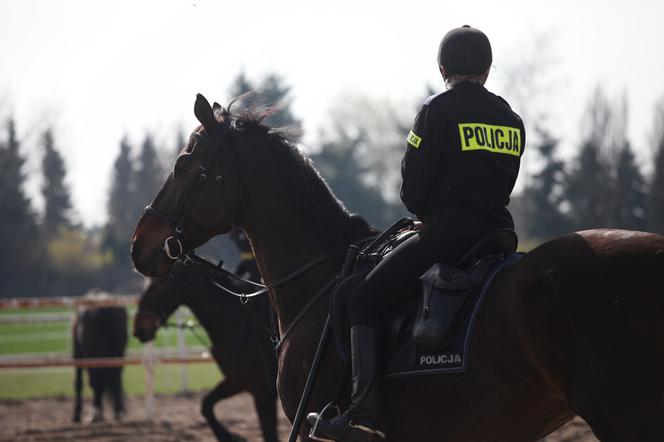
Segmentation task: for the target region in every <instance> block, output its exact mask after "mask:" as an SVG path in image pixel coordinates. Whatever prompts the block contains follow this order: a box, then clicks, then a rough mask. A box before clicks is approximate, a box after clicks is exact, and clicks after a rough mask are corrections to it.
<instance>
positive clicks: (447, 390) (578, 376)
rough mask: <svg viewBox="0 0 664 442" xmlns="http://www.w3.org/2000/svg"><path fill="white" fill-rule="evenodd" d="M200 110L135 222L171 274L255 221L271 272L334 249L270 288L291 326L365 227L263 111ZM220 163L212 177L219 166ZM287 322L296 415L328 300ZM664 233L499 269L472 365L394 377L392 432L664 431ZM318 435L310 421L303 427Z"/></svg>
mask: <svg viewBox="0 0 664 442" xmlns="http://www.w3.org/2000/svg"><path fill="white" fill-rule="evenodd" d="M194 111H195V114H196V117H197V118H198V120H199V121H200V122H201V126H200V127H199V128H197V129H196V130H195V132H194V133H193V135H192V137H191V139H190V142H189V144H188V146H187V147H186V149H185V150H184V151H183V153H182V155H181V156H180V157H179V159H178V160H177V163H176V164H175V168H174V173H173V174H171V175H170V176H169V177H168V179H167V181H166V183H165V184H164V185H163V187H162V189H161V191H160V192H159V194H158V195H157V196H156V198H155V200H154V202H153V204H152V208H151V209H150V210H147V211H146V214H145V215H144V216H143V217H142V218H141V220H140V221H139V223H138V226H137V227H136V231H135V233H134V237H133V240H132V258H133V261H134V264H135V265H136V268H137V269H138V270H139V271H140V272H142V273H143V274H146V275H152V276H154V275H163V274H165V273H166V272H168V271H169V269H170V267H171V266H172V262H173V261H172V260H171V259H170V258H169V257H168V256H167V255H171V256H175V255H178V254H179V253H180V252H181V251H182V250H181V249H184V250H188V249H191V248H194V247H197V246H198V245H199V244H202V243H204V242H205V241H207V240H208V239H209V238H211V237H212V236H213V235H216V234H221V233H225V232H227V231H228V230H229V229H230V228H231V226H233V225H234V226H239V227H242V228H243V229H244V230H245V231H246V232H247V234H248V236H249V238H250V240H251V243H252V245H253V248H254V252H255V255H256V257H257V260H258V264H259V268H260V270H261V274H262V276H263V279H264V280H265V281H266V282H267V283H270V282H273V281H275V280H277V279H279V278H281V277H282V276H283V275H286V274H288V273H289V272H292V271H293V270H294V269H296V268H299V267H301V266H304V265H306V264H307V263H310V262H312V261H314V260H316V259H317V258H318V257H320V256H326V257H327V259H326V260H325V261H324V262H323V263H322V264H320V265H318V266H316V267H314V268H312V269H311V270H309V271H307V272H306V273H305V274H304V275H302V276H300V277H299V278H297V279H295V280H292V281H290V282H289V283H287V284H284V285H281V286H279V287H278V288H275V289H273V290H272V291H271V293H270V296H271V301H272V303H273V305H274V307H275V308H276V311H277V314H278V317H279V325H280V329H281V331H282V332H284V330H285V329H287V328H288V327H289V325H291V324H292V323H293V320H294V318H296V316H297V315H298V313H299V312H301V311H302V309H303V308H304V306H305V305H306V304H307V302H308V301H309V300H310V299H311V297H312V296H313V294H314V293H315V292H316V291H317V290H318V289H319V288H320V287H322V286H323V285H325V284H326V282H327V281H328V280H329V279H330V278H332V277H333V276H334V275H335V274H336V273H337V272H338V270H339V263H340V262H341V258H340V256H341V253H340V251H341V250H343V249H344V248H345V246H346V245H347V244H348V243H349V242H351V241H354V240H356V239H358V238H361V237H363V236H366V235H367V233H368V230H369V229H368V227H367V226H366V224H364V225H363V224H362V222H361V221H360V220H358V219H357V218H355V217H352V216H350V215H349V214H348V213H347V212H346V210H345V209H344V208H343V206H342V205H341V204H340V203H339V202H338V201H337V200H336V199H335V198H334V196H333V195H332V194H331V192H330V191H329V189H328V188H327V186H326V185H325V183H324V182H323V181H322V180H321V178H320V177H319V175H318V174H317V173H316V171H315V170H314V169H313V168H312V166H311V164H309V162H308V161H307V160H306V159H305V158H304V157H303V155H301V154H300V152H299V151H298V149H297V148H296V147H295V146H294V145H292V144H291V143H289V142H288V141H287V140H285V139H284V138H283V137H281V136H280V135H279V134H278V133H275V132H273V131H271V130H269V129H268V128H267V127H265V126H263V125H261V124H259V121H258V120H257V119H252V118H250V117H246V116H245V117H242V116H233V115H232V114H230V113H228V112H226V111H225V110H224V109H222V108H221V107H220V106H218V105H216V104H215V106H214V107H211V106H210V105H209V104H208V102H207V100H205V99H204V98H203V97H202V96H200V95H199V96H198V98H197V100H196V104H195V108H194ZM204 178H207V179H204ZM324 298H325V297H322V298H319V300H318V301H316V302H315V303H314V305H313V307H312V308H310V309H308V310H307V311H306V313H305V314H304V316H303V317H302V319H301V320H299V321H298V322H297V323H296V324H295V326H294V328H292V332H291V333H290V334H289V335H288V337H287V339H286V341H285V343H284V344H283V347H282V349H281V353H280V355H279V374H278V388H279V394H280V398H281V401H282V404H283V407H284V410H285V412H286V414H287V415H288V417H289V418H291V419H293V417H294V414H295V410H296V407H297V403H298V400H299V397H300V395H301V393H302V390H303V386H304V383H305V379H306V375H307V372H308V370H309V368H310V365H311V362H312V358H313V354H314V350H315V347H316V344H317V341H318V336H319V335H320V333H321V329H322V328H323V322H324V318H325V316H326V315H327V311H328V303H327V302H326V300H325V299H324ZM663 317H664V237H662V236H658V235H654V234H648V233H639V232H628V231H617V230H592V231H585V232H579V233H573V234H569V235H566V236H563V237H560V238H557V239H554V240H552V241H550V242H547V243H545V244H543V245H542V246H540V247H538V248H536V249H535V250H533V251H532V252H530V253H529V254H528V255H527V256H526V257H524V258H523V259H522V260H521V261H520V262H519V263H517V264H515V265H514V266H512V267H510V268H508V269H507V270H505V271H503V272H502V273H501V274H500V275H498V277H497V278H496V279H495V280H494V284H493V285H492V288H491V289H490V291H489V293H488V297H487V301H486V303H485V304H484V305H483V307H482V309H481V312H480V315H479V317H478V320H477V323H476V331H475V335H474V337H473V346H472V348H471V354H470V362H469V371H468V372H467V373H465V374H448V375H442V376H435V377H415V378H404V379H395V380H390V381H388V382H387V383H386V385H385V429H386V432H387V435H388V439H389V440H390V441H401V442H404V441H431V440H445V441H464V442H467V441H505V442H515V441H533V440H536V439H538V438H540V437H542V436H544V435H546V434H548V433H549V432H551V431H552V430H554V429H555V428H557V427H559V426H560V425H562V424H563V423H565V422H567V421H568V420H570V419H571V418H572V417H573V416H574V415H577V414H578V415H580V416H581V417H583V418H584V419H585V420H586V421H587V422H588V423H589V424H590V425H591V427H592V429H593V431H594V432H595V434H596V435H597V436H598V437H599V438H600V439H601V440H604V441H658V440H661V438H662V436H661V433H662V430H661V428H660V427H661V418H662V416H664V385H663V384H664V375H663V373H664V344H663V342H664V321H662V320H661V318H663ZM341 367H342V362H341V360H340V358H339V356H338V355H337V352H336V351H335V349H334V348H333V345H330V346H329V347H328V348H327V351H326V353H325V354H324V359H323V364H322V369H321V372H320V374H319V376H318V381H317V382H316V384H315V388H314V390H313V394H312V397H311V400H310V402H309V406H308V410H309V411H311V410H320V408H321V406H322V405H323V404H325V403H326V401H328V400H329V399H330V397H331V396H332V395H333V390H334V384H335V382H336V379H337V378H338V375H339V372H340V370H341ZM301 435H302V438H303V439H306V429H303V430H302V432H301Z"/></svg>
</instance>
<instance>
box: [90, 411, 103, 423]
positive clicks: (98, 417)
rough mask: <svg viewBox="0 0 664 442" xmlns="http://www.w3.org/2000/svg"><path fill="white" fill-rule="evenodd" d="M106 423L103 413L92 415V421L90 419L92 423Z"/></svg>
mask: <svg viewBox="0 0 664 442" xmlns="http://www.w3.org/2000/svg"><path fill="white" fill-rule="evenodd" d="M103 421H104V415H103V414H101V413H95V414H93V415H92V419H90V422H91V423H96V422H103Z"/></svg>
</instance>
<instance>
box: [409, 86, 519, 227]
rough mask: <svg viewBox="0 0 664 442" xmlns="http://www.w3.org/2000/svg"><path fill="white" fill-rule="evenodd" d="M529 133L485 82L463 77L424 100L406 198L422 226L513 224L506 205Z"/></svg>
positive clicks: (411, 136)
mask: <svg viewBox="0 0 664 442" xmlns="http://www.w3.org/2000/svg"><path fill="white" fill-rule="evenodd" d="M525 141H526V132H525V129H524V126H523V122H522V121H521V118H519V116H518V115H517V114H516V113H514V112H513V111H512V109H511V108H510V106H509V104H507V102H506V101H505V100H503V99H502V98H501V97H499V96H497V95H494V94H492V93H491V92H489V91H487V90H486V89H485V88H484V87H483V86H480V85H477V84H472V83H460V84H458V85H456V86H455V87H453V88H452V89H450V90H448V91H446V92H442V93H440V94H438V95H434V96H432V97H430V98H429V99H427V100H426V101H425V102H424V104H423V105H422V108H421V109H420V111H419V113H418V114H417V117H416V118H415V123H414V125H413V130H412V131H411V132H410V134H409V135H408V140H407V145H406V153H405V154H404V157H403V161H402V163H401V175H402V178H403V183H402V185H401V199H402V201H403V202H404V204H405V205H406V208H407V209H408V210H409V211H410V212H412V213H414V214H415V215H417V217H418V218H419V219H420V220H422V221H423V222H424V224H425V226H429V228H434V229H435V230H440V231H442V232H445V233H446V234H450V235H474V234H483V233H485V232H488V231H489V230H493V229H496V228H501V227H510V228H513V227H514V222H513V221H512V216H511V215H510V213H509V211H508V210H507V207H506V206H507V205H508V203H509V196H510V193H511V192H512V189H513V188H514V183H515V181H516V177H517V175H518V173H519V164H520V161H521V155H523V151H524V146H525Z"/></svg>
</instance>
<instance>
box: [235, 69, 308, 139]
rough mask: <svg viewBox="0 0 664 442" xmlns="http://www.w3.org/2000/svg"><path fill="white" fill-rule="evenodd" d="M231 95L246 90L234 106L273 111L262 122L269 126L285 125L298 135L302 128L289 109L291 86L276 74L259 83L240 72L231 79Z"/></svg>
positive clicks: (241, 93)
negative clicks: (253, 81)
mask: <svg viewBox="0 0 664 442" xmlns="http://www.w3.org/2000/svg"><path fill="white" fill-rule="evenodd" d="M229 92H230V95H231V97H239V96H240V95H243V94H245V93H247V92H252V93H251V94H249V95H247V96H245V97H244V98H243V99H242V100H241V101H240V102H238V103H237V104H234V105H233V107H234V108H238V107H239V108H240V109H272V108H274V112H273V113H272V114H271V115H270V116H269V117H268V118H266V119H265V120H264V121H263V122H264V123H265V124H266V125H268V126H270V127H287V128H288V129H292V130H293V132H294V133H295V134H296V135H298V134H299V133H300V132H301V130H302V122H301V121H300V120H299V119H297V118H295V116H294V115H293V112H292V110H291V105H292V99H291V97H290V92H291V87H290V86H288V85H286V83H285V81H284V79H283V78H282V77H281V76H279V75H277V74H269V75H267V76H266V77H265V78H264V79H263V80H262V81H261V83H260V84H259V85H256V84H254V83H252V82H251V81H249V80H248V79H247V77H246V75H245V73H244V72H240V73H239V74H238V75H237V77H235V79H234V80H233V83H232V84H231V87H230V89H229Z"/></svg>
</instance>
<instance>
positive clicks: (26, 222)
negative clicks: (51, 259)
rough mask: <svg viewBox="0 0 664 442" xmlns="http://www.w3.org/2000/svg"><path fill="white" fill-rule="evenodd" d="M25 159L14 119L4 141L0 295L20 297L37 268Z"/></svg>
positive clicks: (0, 192)
mask: <svg viewBox="0 0 664 442" xmlns="http://www.w3.org/2000/svg"><path fill="white" fill-rule="evenodd" d="M24 161H25V160H24V159H23V157H22V155H21V153H20V143H19V141H18V138H17V136H16V128H15V126H14V121H13V120H11V119H10V120H9V122H8V123H7V138H6V140H5V141H3V142H2V143H0V170H1V171H2V173H0V220H2V221H1V222H0V250H2V254H0V268H1V269H2V274H3V277H2V278H0V296H17V295H19V294H21V293H22V292H24V291H26V290H29V289H30V288H31V287H32V286H31V283H32V282H33V279H34V278H28V277H27V275H28V273H30V274H34V273H35V272H37V271H38V269H37V265H36V263H37V256H38V253H39V252H38V251H37V250H36V248H35V245H36V243H37V228H36V223H35V218H34V214H33V212H32V209H31V207H30V201H29V200H28V198H27V197H26V195H25V192H24V190H23V186H24V183H25V176H24V175H23V170H22V169H23V164H24Z"/></svg>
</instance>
